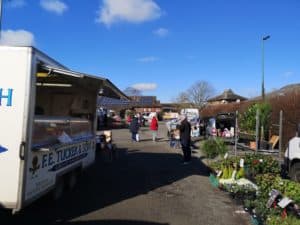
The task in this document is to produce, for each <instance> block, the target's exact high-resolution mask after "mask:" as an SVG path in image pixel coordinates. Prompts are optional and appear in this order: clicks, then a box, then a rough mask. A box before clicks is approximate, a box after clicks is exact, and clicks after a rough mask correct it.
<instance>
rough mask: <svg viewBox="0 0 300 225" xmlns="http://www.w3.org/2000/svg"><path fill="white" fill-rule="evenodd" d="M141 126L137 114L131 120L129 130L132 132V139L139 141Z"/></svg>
mask: <svg viewBox="0 0 300 225" xmlns="http://www.w3.org/2000/svg"><path fill="white" fill-rule="evenodd" d="M139 128H140V125H139V121H138V118H137V117H136V116H135V117H133V119H132V120H131V122H130V125H129V130H130V132H131V140H132V141H139V138H137V135H138V132H139Z"/></svg>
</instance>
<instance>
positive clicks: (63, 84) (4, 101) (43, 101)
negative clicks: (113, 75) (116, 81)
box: [0, 46, 121, 212]
mask: <svg viewBox="0 0 300 225" xmlns="http://www.w3.org/2000/svg"><path fill="white" fill-rule="evenodd" d="M100 89H101V93H103V92H104V93H103V94H104V95H105V92H106V94H107V95H108V96H113V97H115V96H119V97H120V95H121V92H120V91H119V90H118V89H117V88H116V87H115V86H114V85H113V84H112V83H111V82H110V81H109V80H107V79H104V78H99V77H94V76H90V75H86V74H82V73H78V72H74V71H70V70H68V69H67V68H66V67H64V66H63V65H61V64H60V63H58V62H56V61H55V60H53V59H51V58H49V57H48V56H46V55H45V54H44V53H42V52H40V51H38V50H37V49H35V48H33V47H8V46H0V124H1V131H0V180H1V185H0V208H1V207H2V208H7V209H12V211H13V212H16V211H19V210H20V209H22V208H24V207H25V206H26V205H28V204H29V203H31V202H33V201H34V200H36V199H37V198H39V197H41V196H42V195H44V194H46V193H47V192H49V191H50V190H54V193H55V195H54V196H55V197H58V196H59V195H61V193H62V190H63V187H64V185H66V184H67V185H68V186H70V187H72V186H73V185H74V183H75V181H76V175H77V173H79V172H80V171H81V170H83V169H85V168H86V167H87V166H89V165H91V164H92V163H93V161H94V159H95V133H96V121H97V119H96V118H97V117H96V105H97V96H98V93H99V90H100Z"/></svg>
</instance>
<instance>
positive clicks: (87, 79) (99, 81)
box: [37, 64, 128, 99]
mask: <svg viewBox="0 0 300 225" xmlns="http://www.w3.org/2000/svg"><path fill="white" fill-rule="evenodd" d="M37 84H39V85H40V86H46V85H48V86H50V85H51V84H52V85H57V86H59V85H61V86H64V87H67V86H68V85H69V86H71V85H76V86H80V87H83V88H85V89H88V90H95V91H99V95H101V96H107V97H110V98H117V99H128V97H127V96H126V95H125V94H124V93H123V92H122V91H121V90H119V89H118V88H117V87H116V86H115V85H114V84H113V83H112V82H111V81H110V80H109V79H106V78H103V77H98V76H93V75H88V74H85V73H80V72H76V71H72V70H68V69H62V68H57V67H53V66H50V65H46V64H41V65H40V66H39V68H38V73H37Z"/></svg>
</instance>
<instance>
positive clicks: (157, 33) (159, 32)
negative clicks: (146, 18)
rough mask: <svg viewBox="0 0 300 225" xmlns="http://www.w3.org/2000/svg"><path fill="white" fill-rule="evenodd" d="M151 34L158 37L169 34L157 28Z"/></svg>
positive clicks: (163, 29)
mask: <svg viewBox="0 0 300 225" xmlns="http://www.w3.org/2000/svg"><path fill="white" fill-rule="evenodd" d="M153 33H154V34H155V35H157V36H159V37H166V36H168V34H169V30H168V29H166V28H162V27H161V28H158V29H157V30H154V31H153Z"/></svg>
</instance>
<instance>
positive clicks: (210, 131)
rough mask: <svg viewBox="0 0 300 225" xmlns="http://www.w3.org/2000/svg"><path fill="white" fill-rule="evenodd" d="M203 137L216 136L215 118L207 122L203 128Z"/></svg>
mask: <svg viewBox="0 0 300 225" xmlns="http://www.w3.org/2000/svg"><path fill="white" fill-rule="evenodd" d="M205 136H206V137H210V136H211V137H215V136H217V127H216V118H214V117H211V118H209V119H208V120H207V124H206V128H205Z"/></svg>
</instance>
